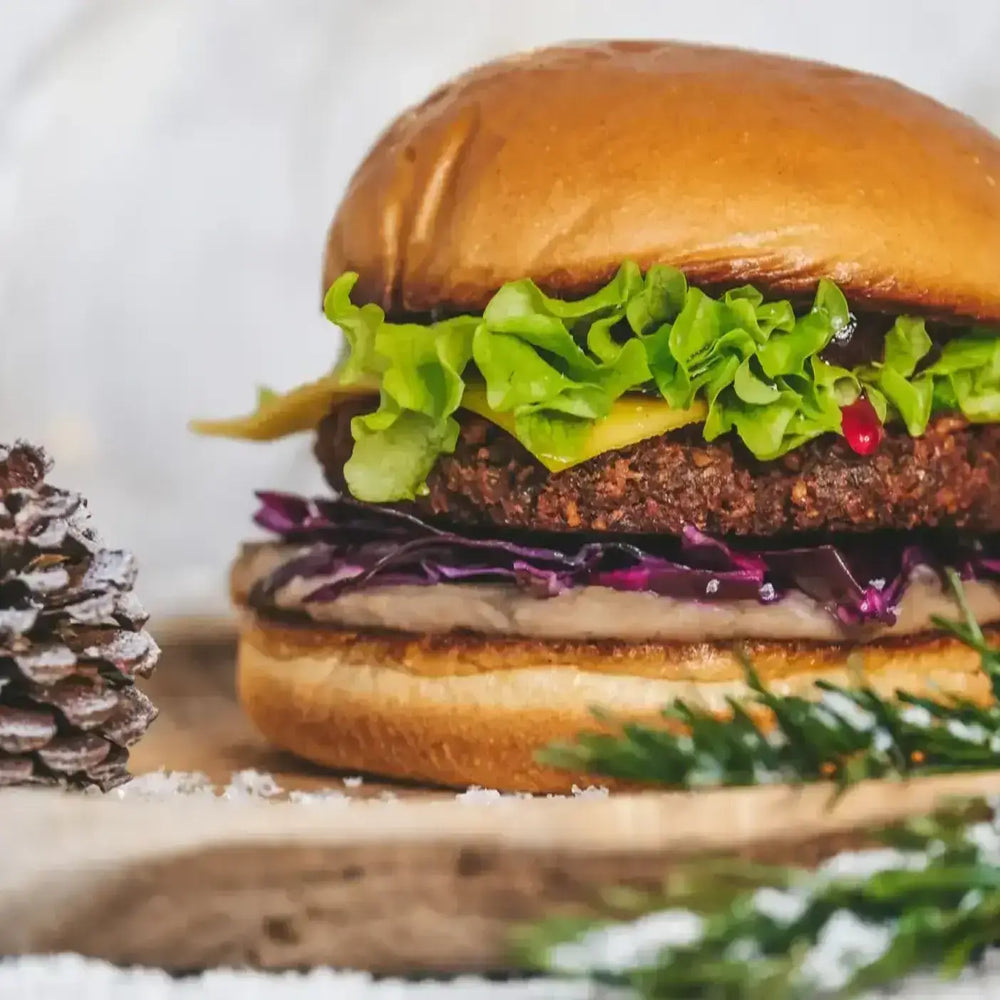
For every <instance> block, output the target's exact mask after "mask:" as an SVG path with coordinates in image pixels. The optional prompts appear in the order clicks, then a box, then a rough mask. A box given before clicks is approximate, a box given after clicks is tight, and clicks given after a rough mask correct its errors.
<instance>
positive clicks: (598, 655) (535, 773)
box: [238, 616, 990, 792]
mask: <svg viewBox="0 0 1000 1000" xmlns="http://www.w3.org/2000/svg"><path fill="white" fill-rule="evenodd" d="M744 648H745V650H746V652H747V653H748V654H749V656H750V657H751V659H752V661H753V663H754V665H755V667H756V669H757V670H758V672H759V673H760V675H761V677H762V678H764V679H765V680H766V681H767V683H768V684H769V686H770V687H771V688H772V690H774V691H775V692H776V693H779V694H800V695H803V696H806V697H808V696H809V695H810V694H811V693H813V692H815V687H814V684H815V681H817V680H827V681H831V682H834V683H840V684H850V683H852V682H857V681H859V680H863V683H865V684H867V685H870V686H871V687H872V688H874V689H875V690H877V691H878V692H879V693H881V694H883V695H891V694H893V693H894V692H895V691H897V690H905V691H908V692H911V693H913V694H920V695H927V696H930V697H935V696H941V695H942V694H955V695H960V696H962V697H966V698H970V699H972V700H974V701H977V702H985V701H986V700H987V699H988V698H989V697H990V687H989V684H988V682H987V679H986V677H985V676H984V675H983V674H982V672H981V670H980V662H979V656H978V655H977V654H976V653H975V652H974V651H973V650H971V649H969V648H968V647H966V646H964V645H963V644H962V643H960V642H959V641H958V640H956V639H953V638H950V637H948V636H944V635H941V634H935V635H932V636H926V637H916V638H911V639H906V640H885V641H882V642H877V643H872V644H869V645H867V646H864V647H858V646H849V645H825V644H810V643H762V642H752V643H746V644H745V646H744ZM743 676H744V674H743V667H742V665H741V662H740V660H739V657H738V656H737V654H736V652H735V651H734V649H733V648H732V647H730V646H724V645H714V644H709V643H702V644H671V643H643V644H637V645H636V644H627V643H604V642H596V643H595V642H569V641H567V642H539V641H532V640H519V639H495V638H485V637H481V636H474V635H447V636H409V635H402V634H395V633H376V632H351V631H347V630H340V629H335V628H323V627H316V626H313V625H301V626H299V625H286V624H278V623H274V622H270V621H266V620H263V619H260V618H257V617H254V616H248V617H247V620H246V622H245V624H244V627H243V629H242V634H241V637H240V649H239V668H238V690H239V697H240V701H241V702H242V704H243V706H244V709H245V710H246V712H247V714H248V715H249V716H250V718H251V720H252V721H253V722H254V724H255V725H256V726H257V727H258V728H259V729H260V731H261V733H262V734H263V735H264V736H265V737H266V738H267V739H268V740H269V741H270V742H271V743H273V744H274V745H276V746H278V747H281V748H283V749H285V750H290V751H291V752H292V753H295V754H297V755H298V756H300V757H304V758H306V759H307V760H310V761H313V762H314V763H317V764H322V765H325V766H328V767H332V768H336V769H338V770H341V771H345V770H346V771H363V772H366V773H370V774H378V775H384V776H386V777H392V778H405V779H411V780H416V781H423V782H431V783H434V784H440V785H450V786H458V787H466V786H469V785H479V786H483V787H486V788H496V789H500V790H503V791H526V792H565V791H569V790H570V789H571V788H572V786H573V785H584V784H588V783H594V782H595V781H596V782H598V783H602V784H605V783H607V782H605V781H604V780H603V779H600V778H598V779H594V778H587V777H585V776H581V775H579V774H571V773H567V772H563V771H557V770H554V769H552V768H548V767H544V766H542V765H541V764H539V763H538V762H537V760H536V759H535V755H536V753H537V751H538V750H539V749H541V748H542V747H544V746H546V745H547V744H550V743H552V742H558V741H565V740H570V739H572V738H573V737H574V736H576V735H577V734H578V733H580V732H582V731H585V730H590V731H593V730H595V729H598V728H600V727H599V726H598V725H597V723H596V722H595V720H594V718H593V716H592V714H591V708H592V707H601V708H604V709H606V710H608V711H610V712H612V713H614V714H615V715H616V716H618V717H625V718H629V719H640V720H642V719H646V720H652V719H655V718H656V717H657V713H658V711H659V709H661V708H662V707H663V706H664V705H666V704H668V703H670V702H672V701H674V700H676V699H678V698H683V699H685V700H686V701H688V702H691V703H697V704H700V705H703V706H705V707H707V708H710V709H712V710H717V711H720V712H722V711H725V709H726V698H727V697H730V696H733V697H739V696H740V695H742V694H745V693H746V691H747V687H746V684H745V683H744V680H743Z"/></svg>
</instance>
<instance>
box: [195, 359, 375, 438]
mask: <svg viewBox="0 0 1000 1000" xmlns="http://www.w3.org/2000/svg"><path fill="white" fill-rule="evenodd" d="M371 395H376V396H377V395H378V384H377V383H375V382H354V383H352V384H351V385H344V384H343V383H342V382H341V381H340V378H339V377H338V376H337V375H327V376H325V377H324V378H321V379H317V380H316V381H315V382H307V383H306V384H305V385H300V386H299V387H298V388H296V389H292V391H291V392H286V393H285V394H284V395H278V394H274V395H267V396H265V397H264V398H262V399H261V401H260V403H259V405H258V407H257V410H256V412H254V413H250V414H247V415H246V416H245V417H233V418H231V419H229V420H195V421H192V423H191V430H193V431H195V432H196V433H198V434H208V435H210V436H212V437H228V438H241V439H242V440H244V441H275V440H277V439H278V438H283V437H288V435H290V434H299V433H301V432H302V431H311V430H312V429H313V428H314V427H316V425H317V424H318V423H319V422H320V421H321V420H322V419H323V418H324V417H325V416H326V415H327V414H328V413H329V412H330V409H331V408H332V407H333V404H334V402H335V401H337V400H346V399H352V398H355V399H356V398H357V397H359V396H371Z"/></svg>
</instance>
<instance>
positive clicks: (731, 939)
mask: <svg viewBox="0 0 1000 1000" xmlns="http://www.w3.org/2000/svg"><path fill="white" fill-rule="evenodd" d="M978 808H979V810H980V815H982V812H983V811H984V810H983V809H982V804H981V803H980V804H979V807H978ZM994 824H995V820H994V821H991V822H982V821H980V822H970V810H969V807H966V808H963V809H961V810H958V809H956V810H952V811H950V812H945V813H940V814H938V815H937V816H934V817H931V818H928V819H921V820H918V821H915V822H912V823H909V824H907V825H904V826H902V827H899V828H895V829H890V830H885V831H882V833H881V837H882V839H883V840H884V841H885V842H886V843H887V844H890V845H891V848H889V849H886V848H882V849H878V850H868V851H860V852H856V853H847V854H841V855H837V856H835V857H834V858H833V859H831V860H830V861H829V862H827V863H826V864H824V865H821V866H820V868H819V869H818V870H816V871H814V872H811V871H806V870H803V869H796V868H762V867H761V866H753V865H747V864H746V863H741V862H739V861H731V862H728V863H726V864H724V865H723V866H721V867H720V866H719V865H718V864H717V863H716V864H709V865H705V864H704V863H694V864H692V865H688V866H687V867H686V868H684V869H682V870H681V871H680V873H679V874H678V873H675V874H674V875H673V876H672V877H671V879H670V880H669V881H668V884H667V891H666V893H665V894H664V895H663V896H661V897H659V898H654V897H645V898H641V899H636V898H635V897H634V895H633V896H632V898H631V900H630V908H631V913H628V914H622V913H621V912H620V910H621V907H620V906H619V907H617V908H616V909H617V910H618V912H615V911H614V910H612V908H610V907H609V908H608V912H607V914H605V915H604V916H602V917H601V918H598V919H592V920H591V921H590V922H589V923H588V922H585V921H581V920H576V921H566V920H561V921H552V922H549V923H545V924H541V925H536V926H534V927H531V928H526V929H525V930H523V931H522V932H521V933H520V935H519V936H518V938H517V940H516V942H515V950H516V954H517V957H518V959H519V961H520V962H521V963H522V964H523V965H524V966H525V967H527V968H530V969H535V970H542V971H546V972H549V973H554V974H559V975H572V976H586V977H590V978H596V979H599V980H602V981H606V982H610V983H615V984H620V985H630V986H632V987H633V988H634V989H635V990H636V991H637V992H638V993H639V995H640V996H642V997H647V998H662V1000H668V998H682V997H694V996H699V997H700V996H711V997H719V998H726V1000H765V998H766V1000H772V998H774V1000H778V998H785V1000H796V998H805V997H816V996H831V995H832V996H853V995H856V994H857V993H859V992H861V991H863V990H868V989H871V988H874V987H878V986H883V985H887V984H889V983H893V982H895V981H897V980H899V979H900V978H901V977H903V976H905V975H908V974H910V973H912V972H914V971H917V970H920V969H927V968H936V969H938V970H939V971H940V972H942V973H943V974H946V975H947V974H954V973H957V972H958V971H960V970H961V969H962V968H963V967H965V966H966V965H967V964H969V962H971V961H975V960H976V959H977V958H978V957H979V956H980V955H981V954H982V952H983V950H984V949H985V948H987V947H988V946H990V945H991V944H992V943H993V942H994V941H996V940H997V937H998V934H1000V932H998V929H997V928H998V927H1000V831H998V829H997V827H996V825H994ZM679 887H680V888H679ZM623 916H627V917H629V918H630V919H629V921H628V922H623Z"/></svg>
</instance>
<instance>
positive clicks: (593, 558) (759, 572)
mask: <svg viewBox="0 0 1000 1000" xmlns="http://www.w3.org/2000/svg"><path fill="white" fill-rule="evenodd" d="M258 499H259V500H260V504H261V505H260V508H259V510H258V511H257V513H256V515H255V517H254V520H255V522H256V523H257V524H258V525H259V526H260V527H262V528H264V529H266V530H267V531H270V532H272V533H274V534H276V535H279V536H280V537H281V538H282V539H284V540H285V541H287V542H290V543H295V544H301V545H302V546H303V551H302V553H301V554H300V555H298V556H296V557H295V558H293V559H291V560H289V561H288V562H286V563H284V564H282V565H281V566H280V567H279V568H278V569H276V570H275V571H274V572H273V573H271V574H270V575H269V576H268V577H266V578H265V579H263V580H261V581H260V582H259V583H258V584H257V586H256V587H255V588H254V592H253V593H252V594H251V602H252V603H267V601H268V600H269V599H270V597H272V596H273V595H274V593H275V592H276V591H277V590H279V589H280V588H281V587H283V586H285V585H287V584H288V583H290V582H291V581H292V580H306V581H314V582H315V588H314V589H313V590H311V591H309V592H308V594H307V596H306V598H305V599H306V600H307V601H328V600H331V599H333V598H335V597H339V596H340V595H341V594H345V593H348V592H351V591H358V590H361V589H365V588H370V587H376V586H390V585H393V584H417V585H421V584H423V585H428V584H434V583H454V582H460V583H461V582H478V583H490V582H492V583H496V582H509V583H515V584H517V585H519V586H521V587H523V588H525V589H526V590H527V591H529V592H530V593H532V594H535V595H537V596H538V597H552V596H555V595H557V594H559V593H562V592H563V591H565V590H567V589H569V588H572V587H578V586H585V585H586V586H599V587H612V588H614V589H616V590H629V591H649V592H652V593H655V594H660V595H663V596H666V597H673V598H680V599H684V600H697V601H732V600H757V601H761V602H762V603H769V602H772V601H777V600H780V599H781V598H782V597H783V596H784V595H785V594H786V593H788V592H789V591H791V590H799V591H802V592H803V593H805V594H807V595H808V596H809V597H811V598H813V599H814V600H816V601H817V602H819V603H820V604H822V605H824V606H825V607H827V608H828V609H829V610H830V612H831V613H832V614H835V615H836V616H837V617H838V618H840V620H841V621H843V622H844V623H846V624H852V625H860V624H867V623H884V624H888V625H891V624H893V623H894V622H895V619H896V615H895V609H896V606H897V605H898V603H899V599H900V597H901V596H902V593H903V591H904V590H905V589H906V586H907V584H908V582H909V580H910V578H911V576H912V575H913V572H914V570H915V569H916V568H917V567H920V566H926V567H929V568H930V569H931V570H933V571H935V572H938V573H940V572H941V571H942V570H943V568H944V567H945V566H954V567H955V568H956V569H957V570H959V572H960V573H961V574H962V575H963V577H966V578H970V577H985V578H997V577H1000V556H998V557H993V556H992V555H989V554H987V553H986V552H985V551H984V549H983V545H982V544H981V543H978V542H976V543H971V544H970V543H963V544H961V545H959V544H958V543H957V542H955V541H954V540H952V541H951V542H949V543H948V545H947V546H945V545H943V544H941V543H940V542H939V543H938V544H937V545H933V546H932V545H928V544H919V545H918V544H913V542H912V540H910V539H907V538H902V539H900V538H898V537H896V538H889V539H886V540H884V542H883V543H882V544H879V545H874V544H872V542H871V540H870V539H865V540H862V541H861V542H860V543H856V544H854V545H848V544H840V545H833V544H821V545H815V546H809V547H803V548H784V549H782V548H770V549H760V550H754V549H751V548H749V547H744V546H740V547H739V548H737V547H734V545H732V544H731V543H730V542H728V541H723V540H720V539H718V538H713V537H711V536H709V535H706V534H705V533H704V532H701V531H699V530H698V529H697V528H694V527H687V528H685V529H684V532H683V534H682V536H681V537H680V538H679V539H663V538H656V539H643V540H641V541H637V542H632V541H622V540H621V539H611V540H607V541H603V540H599V541H595V540H592V539H588V540H584V541H583V542H582V543H581V542H580V541H577V542H576V544H574V538H573V536H572V535H566V536H560V537H558V538H556V539H555V540H553V539H552V538H551V536H546V538H545V543H546V544H545V545H544V547H542V546H538V545H527V544H523V543H522V542H520V541H514V540H511V539H509V538H496V537H486V538H480V537H475V536H472V535H466V534H458V533H456V532H455V531H451V530H447V529H444V528H441V527H438V526H436V525H434V524H431V523H429V522H427V521H424V520H422V519H420V518H418V517H416V516H414V515H413V514H409V513H406V512H404V511H400V510H396V509H393V508H390V507H381V506H378V505H375V504H367V503H361V502H360V501H357V500H354V499H352V498H350V497H347V496H342V495H338V496H333V497H330V498H321V499H307V498H305V497H300V496H295V495H292V494H288V493H273V492H261V493H259V494H258Z"/></svg>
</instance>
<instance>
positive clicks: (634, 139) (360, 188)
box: [324, 42, 1000, 322]
mask: <svg viewBox="0 0 1000 1000" xmlns="http://www.w3.org/2000/svg"><path fill="white" fill-rule="evenodd" d="M625 259H632V260H635V261H637V262H638V263H639V264H640V265H641V266H642V267H644V268H645V267H647V266H649V265H651V264H654V263H663V264H671V265H674V266H677V267H680V268H682V269H683V270H684V271H685V272H686V273H687V275H688V277H689V278H690V279H691V280H692V281H694V282H697V283H700V284H703V285H707V286H711V287H718V286H729V285H738V284H741V283H744V282H748V281H749V282H753V283H755V284H757V285H758V286H760V287H761V288H764V289H767V290H768V291H771V292H775V293H780V294H788V295H797V294H799V293H801V294H807V293H809V292H810V291H811V290H813V289H814V288H815V286H816V283H817V280H818V279H819V278H820V277H824V276H825V277H829V278H832V279H834V280H835V281H837V282H838V283H839V284H840V285H841V287H842V288H843V290H844V292H845V294H846V295H847V296H848V299H849V300H850V301H851V302H852V304H854V305H856V306H859V305H860V306H862V307H865V308H869V307H870V308H879V309H886V310H891V311H902V310H906V309H912V310H914V311H920V312H922V313H924V314H927V315H930V316H940V317H948V316H960V317H967V318H975V319H978V320H981V321H984V322H996V321H1000V280H998V273H997V261H998V260H1000V141H998V140H997V139H996V138H995V137H994V136H993V135H991V134H990V133H989V132H987V131H986V130H985V129H983V128H981V127H980V126H979V125H977V124H976V123H975V122H973V121H972V120H971V119H969V118H967V117H965V116H964V115H962V114H959V113H958V112H956V111H953V110H950V109H949V108H946V107H944V106H942V105H941V104H938V103H937V102H936V101H933V100H931V99H930V98H928V97H924V96H922V95H920V94H917V93H915V92H914V91H912V90H909V89H907V88H906V87H903V86H901V85H900V84H898V83H893V82H891V81H889V80H885V79H882V78H879V77H874V76H868V75H864V74H860V73H856V72H851V71H848V70H844V69H838V68H834V67H832V66H828V65H823V64H820V63H814V62H805V61H801V60H796V59H790V58H786V57H781V56H774V55H762V54H758V53H751V52H743V51H737V50H731V49H722V48H710V47H703V46H694V45H686V44H679V43H673V42H604V43H600V44H581V45H566V46H561V47H557V48H548V49H541V50H537V51H533V52H528V53H525V54H523V55H518V56H514V57H511V58H507V59H502V60H499V61H497V62H493V63H489V64H487V65H485V66H482V67H480V68H478V69H475V70H473V71H472V72H469V73H466V74H465V75H464V76H461V77H459V78H458V79H456V80H454V81H453V82H452V83H450V84H447V85H446V86H444V87H442V88H441V89H439V90H438V91H437V92H435V93H434V94H433V95H432V96H430V97H429V98H428V99H427V100H426V101H424V103H423V104H420V105H419V106H417V107H415V108H413V109H412V110H410V111H408V112H406V113H404V114H403V115H402V116H400V117H399V118H398V119H397V120H396V121H395V122H394V123H393V124H392V125H391V126H390V127H389V129H388V130H387V131H386V132H385V133H384V134H383V135H382V137H381V138H380V139H379V141H378V142H377V143H376V145H375V147H374V148H373V149H372V150H371V152H370V153H369V155H368V156H367V158H366V159H365V160H364V162H363V163H362V164H361V166H360V167H359V169H358V170H357V172H356V173H355V175H354V177H353V179H352V181H351V183H350V186H349V188H348V190H347V193H346V195H345V197H344V200H343V202H342V204H341V205H340V208H339V210H338V211H337V214H336V217H335V218H334V220H333V224H332V227H331V229H330V233H329V240H328V246H327V253H326V260H325V267H324V288H328V287H329V286H330V284H331V283H332V282H333V280H334V279H335V278H336V277H337V276H338V275H339V274H340V273H341V272H343V271H346V270H352V271H357V272H359V274H360V280H359V282H358V286H357V289H356V292H355V295H354V298H355V301H357V302H364V301H370V302H377V303H379V304H380V305H382V306H383V307H385V308H386V309H387V310H388V311H389V312H390V313H392V314H395V315H399V314H405V313H426V312H428V311H430V310H432V309H435V308H440V309H443V310H446V311H447V310H464V309H480V308H482V306H483V305H484V304H485V302H486V301H487V300H488V299H489V297H490V295H491V294H492V293H493V292H494V291H495V290H496V289H497V288H498V287H499V286H500V285H501V284H502V283H503V282H505V281H508V280H512V279H517V278H522V277H532V278H534V279H536V280H537V281H539V282H540V283H541V284H542V286H543V287H545V288H546V289H548V290H549V291H550V292H554V293H560V292H561V293H567V294H569V293H579V292H584V291H587V290H589V289H592V288H593V287H594V286H596V285H597V284H598V283H600V282H601V281H603V280H605V279H607V278H608V277H609V276H610V275H611V274H612V273H613V272H614V271H615V269H616V268H617V267H618V265H619V264H620V263H621V262H622V261H623V260H625Z"/></svg>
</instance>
